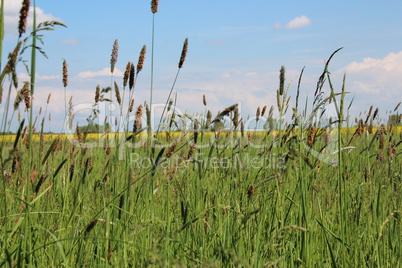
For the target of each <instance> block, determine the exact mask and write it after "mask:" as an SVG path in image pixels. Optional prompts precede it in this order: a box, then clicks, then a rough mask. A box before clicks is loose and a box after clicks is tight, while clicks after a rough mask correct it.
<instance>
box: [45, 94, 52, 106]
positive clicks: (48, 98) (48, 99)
mask: <svg viewBox="0 0 402 268" xmlns="http://www.w3.org/2000/svg"><path fill="white" fill-rule="evenodd" d="M51 96H52V93H49V95H48V96H47V101H46V103H47V104H49V102H50V97H51Z"/></svg>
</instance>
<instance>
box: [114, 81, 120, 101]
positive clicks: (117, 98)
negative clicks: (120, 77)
mask: <svg viewBox="0 0 402 268" xmlns="http://www.w3.org/2000/svg"><path fill="white" fill-rule="evenodd" d="M114 91H115V94H116V100H117V103H118V104H119V105H121V97H120V90H119V86H118V85H117V83H116V81H114Z"/></svg>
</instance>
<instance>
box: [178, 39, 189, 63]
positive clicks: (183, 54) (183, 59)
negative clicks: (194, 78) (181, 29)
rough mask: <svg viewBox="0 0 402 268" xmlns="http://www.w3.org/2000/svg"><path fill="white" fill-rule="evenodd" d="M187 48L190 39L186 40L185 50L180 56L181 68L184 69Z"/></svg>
mask: <svg viewBox="0 0 402 268" xmlns="http://www.w3.org/2000/svg"><path fill="white" fill-rule="evenodd" d="M187 47H188V38H186V40H184V44H183V49H182V51H181V56H180V61H179V68H181V67H183V63H184V61H185V60H186V55H187Z"/></svg>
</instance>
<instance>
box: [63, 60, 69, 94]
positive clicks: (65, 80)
mask: <svg viewBox="0 0 402 268" xmlns="http://www.w3.org/2000/svg"><path fill="white" fill-rule="evenodd" d="M62 82H63V86H64V87H67V85H68V65H67V62H66V60H65V59H64V60H63V80H62Z"/></svg>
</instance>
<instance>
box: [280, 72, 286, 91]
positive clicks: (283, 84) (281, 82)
mask: <svg viewBox="0 0 402 268" xmlns="http://www.w3.org/2000/svg"><path fill="white" fill-rule="evenodd" d="M279 72H280V74H279V95H281V96H282V95H283V91H284V88H285V72H286V70H285V66H282V67H281V70H280V71H279Z"/></svg>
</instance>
